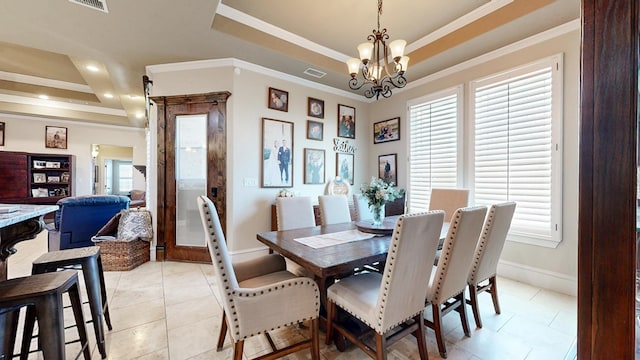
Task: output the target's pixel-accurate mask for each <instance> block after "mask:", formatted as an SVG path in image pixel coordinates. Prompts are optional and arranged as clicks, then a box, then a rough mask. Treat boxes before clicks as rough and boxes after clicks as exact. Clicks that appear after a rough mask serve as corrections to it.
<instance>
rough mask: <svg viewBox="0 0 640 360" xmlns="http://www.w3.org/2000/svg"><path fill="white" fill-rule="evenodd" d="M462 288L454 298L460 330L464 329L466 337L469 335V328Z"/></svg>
mask: <svg viewBox="0 0 640 360" xmlns="http://www.w3.org/2000/svg"><path fill="white" fill-rule="evenodd" d="M464 293H465V291H464V289H463V290H462V292H461V293H460V294H458V295H456V297H455V299H456V302H457V303H458V308H457V309H456V310H457V311H458V313H459V314H460V322H461V323H462V330H463V331H464V335H465V336H466V337H471V330H470V329H469V320H468V319H467V304H466V302H465V299H464V298H465V296H464Z"/></svg>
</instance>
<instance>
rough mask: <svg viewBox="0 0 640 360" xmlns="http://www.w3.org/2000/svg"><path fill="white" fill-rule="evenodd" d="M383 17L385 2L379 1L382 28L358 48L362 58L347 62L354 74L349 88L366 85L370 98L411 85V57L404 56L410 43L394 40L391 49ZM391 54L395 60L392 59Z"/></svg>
mask: <svg viewBox="0 0 640 360" xmlns="http://www.w3.org/2000/svg"><path fill="white" fill-rule="evenodd" d="M381 14H382V0H378V29H377V30H376V29H374V30H373V34H371V35H369V36H367V40H368V41H369V42H364V43H362V44H360V45H358V53H359V54H360V59H357V58H351V59H349V60H347V67H348V68H349V73H350V74H351V79H350V80H349V87H350V88H351V89H352V90H359V89H360V88H362V87H363V86H365V85H367V86H369V88H368V89H366V90H365V91H364V96H366V97H367V98H372V97H374V96H375V97H376V100H377V99H378V98H380V95H382V97H385V98H388V97H390V96H391V94H392V93H391V89H392V88H394V87H395V88H403V87H404V86H405V85H407V79H406V78H405V77H404V73H405V71H406V70H407V66H408V65H409V57H408V56H404V55H403V53H404V47H405V46H406V44H407V42H406V41H404V40H400V39H398V40H394V41H392V42H391V43H389V46H388V47H387V43H386V41H387V40H389V34H387V29H382V30H380V15H381ZM389 52H391V58H392V59H393V61H390V62H389V61H388V60H389ZM358 72H360V73H361V74H362V79H361V80H359V79H358V78H357V76H358Z"/></svg>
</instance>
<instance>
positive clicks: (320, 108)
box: [307, 97, 324, 119]
mask: <svg viewBox="0 0 640 360" xmlns="http://www.w3.org/2000/svg"><path fill="white" fill-rule="evenodd" d="M307 115H308V116H313V117H316V118H319V119H324V100H320V99H314V98H312V97H310V98H307Z"/></svg>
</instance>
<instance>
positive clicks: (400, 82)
mask: <svg viewBox="0 0 640 360" xmlns="http://www.w3.org/2000/svg"><path fill="white" fill-rule="evenodd" d="M389 81H390V82H391V84H392V85H393V86H395V87H397V88H403V87H405V86H406V85H407V79H406V78H405V77H404V75H400V74H398V75H396V76H393V77H391V78H390V80H389Z"/></svg>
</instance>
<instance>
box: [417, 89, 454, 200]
mask: <svg viewBox="0 0 640 360" xmlns="http://www.w3.org/2000/svg"><path fill="white" fill-rule="evenodd" d="M459 90H460V89H457V90H456V89H454V90H452V91H448V92H447V93H446V94H442V95H441V96H436V97H435V98H432V99H424V100H418V101H416V102H414V103H413V104H410V105H409V124H410V129H409V201H408V203H409V212H419V211H426V210H428V209H429V196H430V194H431V189H432V188H434V187H435V188H455V187H457V185H458V178H459V171H458V167H459V165H460V164H459V161H458V157H459V152H458V146H459V142H458V112H459V111H458V108H459V106H458V91H459Z"/></svg>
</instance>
